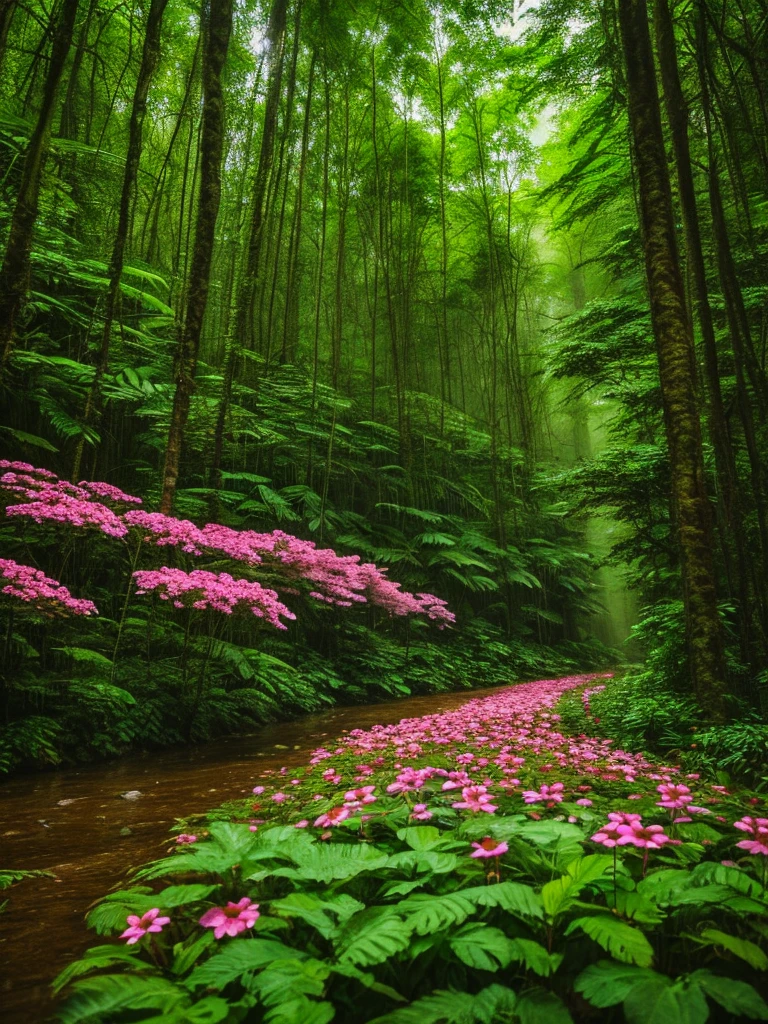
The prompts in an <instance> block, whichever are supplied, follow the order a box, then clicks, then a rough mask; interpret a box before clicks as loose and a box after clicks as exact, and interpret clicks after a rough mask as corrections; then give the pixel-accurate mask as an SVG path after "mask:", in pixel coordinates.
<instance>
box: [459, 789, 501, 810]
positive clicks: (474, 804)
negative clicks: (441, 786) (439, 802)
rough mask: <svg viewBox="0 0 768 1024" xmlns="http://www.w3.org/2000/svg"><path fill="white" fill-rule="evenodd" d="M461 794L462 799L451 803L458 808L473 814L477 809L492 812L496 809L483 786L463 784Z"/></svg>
mask: <svg viewBox="0 0 768 1024" xmlns="http://www.w3.org/2000/svg"><path fill="white" fill-rule="evenodd" d="M461 795H462V797H463V800H460V801H459V802H458V803H455V804H452V805H451V806H453V807H456V808H457V809H458V810H462V811H472V812H473V813H474V814H476V813H477V812H478V811H485V812H486V814H493V812H494V811H495V810H496V805H495V804H492V803H491V798H490V797H489V795H488V791H487V789H486V788H485V786H465V787H464V789H462V791H461Z"/></svg>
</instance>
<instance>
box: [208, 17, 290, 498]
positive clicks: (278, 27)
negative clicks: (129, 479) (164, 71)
mask: <svg viewBox="0 0 768 1024" xmlns="http://www.w3.org/2000/svg"><path fill="white" fill-rule="evenodd" d="M287 13H288V0H274V3H273V5H272V10H271V12H270V16H269V28H268V30H267V34H268V37H269V41H270V53H269V63H270V67H269V73H268V79H267V81H268V85H267V100H266V105H265V108H264V128H263V130H262V133H261V148H260V150H259V164H258V167H257V168H256V177H255V179H254V182H253V189H252V191H251V224H250V230H249V235H248V251H247V255H246V264H245V270H244V272H243V277H242V280H241V281H240V285H239V288H238V295H237V299H236V303H235V305H236V309H235V327H234V335H235V336H234V339H233V340H232V341H230V343H229V350H228V352H227V355H226V359H225V365H224V380H223V383H222V392H221V399H220V400H219V408H218V412H217V415H216V428H215V436H214V452H213V464H212V466H211V480H212V481H213V486H214V487H216V488H219V489H220V488H221V461H222V454H223V449H224V429H225V427H226V423H227V415H228V413H229V405H230V402H231V400H232V385H233V383H234V378H235V361H236V359H237V353H238V351H239V348H240V346H244V345H245V344H246V341H247V338H248V336H249V334H250V327H251V326H252V325H251V324H250V320H251V315H252V309H253V296H254V291H255V288H256V282H257V280H258V274H259V263H260V258H261V247H262V241H263V237H262V235H263V226H264V197H265V196H266V193H267V185H268V183H269V175H270V171H271V170H272V161H273V158H274V153H275V135H276V129H277V114H278V109H279V106H280V91H281V87H282V80H283V56H284V52H285V23H286V18H287Z"/></svg>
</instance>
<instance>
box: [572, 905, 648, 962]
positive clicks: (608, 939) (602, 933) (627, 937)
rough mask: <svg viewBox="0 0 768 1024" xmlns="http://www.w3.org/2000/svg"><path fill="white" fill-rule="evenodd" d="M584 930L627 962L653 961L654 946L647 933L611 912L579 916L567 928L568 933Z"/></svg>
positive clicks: (608, 950)
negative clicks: (644, 933)
mask: <svg viewBox="0 0 768 1024" xmlns="http://www.w3.org/2000/svg"><path fill="white" fill-rule="evenodd" d="M577 930H579V931H582V932H583V933H584V934H585V935H588V936H589V938H590V939H594V941H595V942H597V943H598V945H600V946H602V947H603V949H604V950H605V951H606V952H607V953H610V954H611V956H612V957H614V958H615V959H616V960H620V961H621V962H622V963H625V964H637V965H638V967H649V966H650V965H651V962H652V961H653V947H652V946H651V944H650V942H649V941H648V939H646V937H645V935H643V933H642V932H641V931H640V930H639V929H638V928H633V927H632V925H629V924H625V923H624V922H623V921H619V920H618V918H615V917H613V916H611V915H609V914H599V915H595V916H594V917H577V918H576V919H575V920H573V921H571V922H570V924H569V925H568V927H567V928H566V930H565V934H566V935H571V934H572V933H573V932H574V931H577Z"/></svg>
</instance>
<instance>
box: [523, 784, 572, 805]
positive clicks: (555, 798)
mask: <svg viewBox="0 0 768 1024" xmlns="http://www.w3.org/2000/svg"><path fill="white" fill-rule="evenodd" d="M564 788H565V787H564V786H563V783H562V782H553V783H552V785H551V786H547V785H544V786H542V787H541V789H540V790H539V791H538V792H537V791H536V790H534V789H526V790H525V791H524V792H523V800H524V801H525V803H527V804H538V803H541V802H545V803H547V804H549V806H550V807H551V806H552V805H553V804H559V803H560V801H561V800H562V799H563V789H564Z"/></svg>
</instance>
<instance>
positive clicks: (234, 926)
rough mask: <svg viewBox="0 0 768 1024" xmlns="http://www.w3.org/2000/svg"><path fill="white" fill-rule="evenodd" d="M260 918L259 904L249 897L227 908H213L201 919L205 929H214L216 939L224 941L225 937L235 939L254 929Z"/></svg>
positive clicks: (229, 904)
mask: <svg viewBox="0 0 768 1024" xmlns="http://www.w3.org/2000/svg"><path fill="white" fill-rule="evenodd" d="M258 917H259V904H258V903H251V899H250V897H249V896H243V898H242V899H241V900H239V901H238V902H237V903H232V902H230V903H227V905H226V907H211V909H210V910H206V912H205V913H204V914H203V916H202V917H201V918H200V924H201V925H202V926H203V928H213V934H214V937H215V938H217V939H223V938H224V936H225V935H231V936H232V937H233V938H234V937H235V936H236V935H239V934H240V932H244V931H245V929H246V928H253V926H254V924H255V923H256V920H257V918H258Z"/></svg>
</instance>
